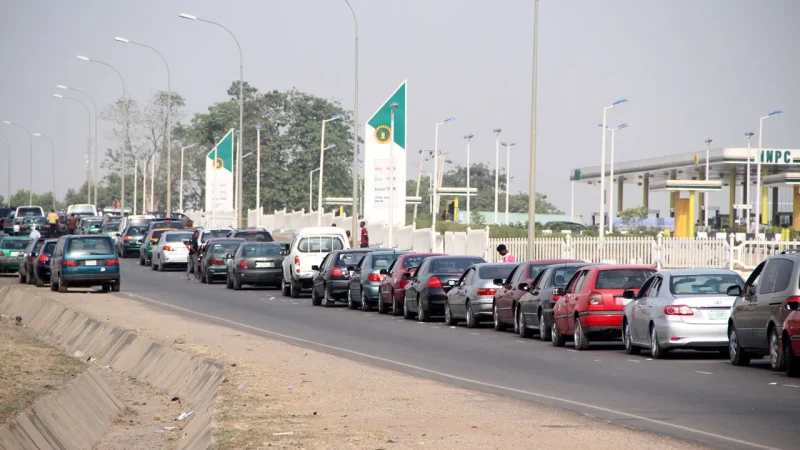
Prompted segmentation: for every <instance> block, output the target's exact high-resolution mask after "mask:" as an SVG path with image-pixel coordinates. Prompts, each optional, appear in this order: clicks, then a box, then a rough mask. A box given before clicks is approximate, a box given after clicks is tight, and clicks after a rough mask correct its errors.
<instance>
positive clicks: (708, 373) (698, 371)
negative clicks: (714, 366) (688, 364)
mask: <svg viewBox="0 0 800 450" xmlns="http://www.w3.org/2000/svg"><path fill="white" fill-rule="evenodd" d="M695 372H697V373H702V374H703V375H714V373H713V372H703V371H702V370H695Z"/></svg>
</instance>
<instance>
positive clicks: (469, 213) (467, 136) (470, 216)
mask: <svg viewBox="0 0 800 450" xmlns="http://www.w3.org/2000/svg"><path fill="white" fill-rule="evenodd" d="M473 137H474V136H473V134H472V133H470V134H467V135H465V136H464V139H466V141H467V228H469V224H470V222H471V220H472V215H471V214H472V213H471V210H470V208H469V197H470V193H469V171H470V164H469V141H471V140H472V138H473ZM418 184H419V183H418ZM417 197H419V193H417Z"/></svg>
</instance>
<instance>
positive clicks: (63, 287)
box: [58, 277, 67, 294]
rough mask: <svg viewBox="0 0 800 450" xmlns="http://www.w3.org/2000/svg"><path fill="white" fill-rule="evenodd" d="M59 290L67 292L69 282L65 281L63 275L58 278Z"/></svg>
mask: <svg viewBox="0 0 800 450" xmlns="http://www.w3.org/2000/svg"><path fill="white" fill-rule="evenodd" d="M58 292H61V293H62V294H63V293H65V292H67V283H65V282H64V281H63V280H62V279H61V277H59V278H58Z"/></svg>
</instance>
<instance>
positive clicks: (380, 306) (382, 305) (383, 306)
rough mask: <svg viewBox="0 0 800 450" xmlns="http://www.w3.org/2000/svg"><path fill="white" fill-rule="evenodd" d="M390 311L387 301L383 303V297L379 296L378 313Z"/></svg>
mask: <svg viewBox="0 0 800 450" xmlns="http://www.w3.org/2000/svg"><path fill="white" fill-rule="evenodd" d="M387 312H388V311H387V310H386V303H383V299H382V298H381V297H380V295H379V296H378V314H386V313H387Z"/></svg>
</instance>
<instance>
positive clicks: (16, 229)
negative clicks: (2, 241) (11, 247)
mask: <svg viewBox="0 0 800 450" xmlns="http://www.w3.org/2000/svg"><path fill="white" fill-rule="evenodd" d="M14 232H15V233H19V225H14Z"/></svg>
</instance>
